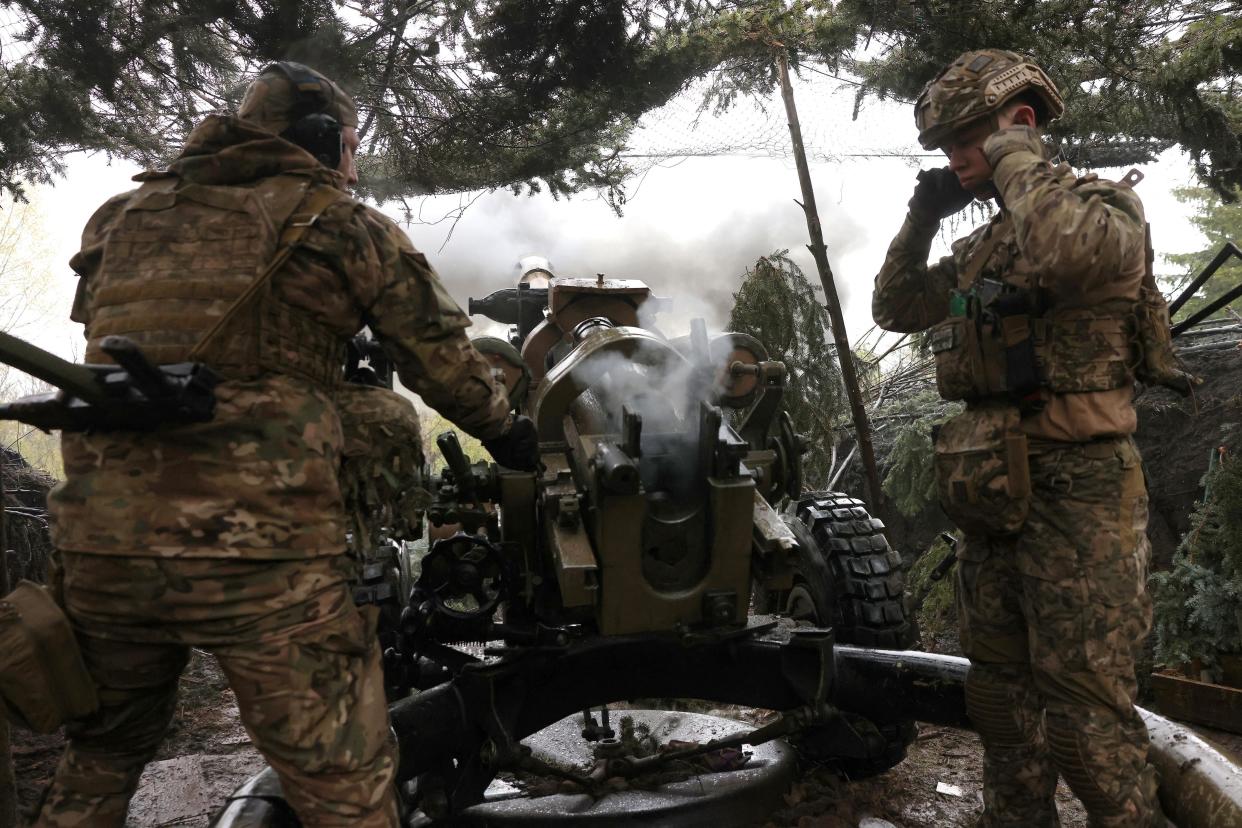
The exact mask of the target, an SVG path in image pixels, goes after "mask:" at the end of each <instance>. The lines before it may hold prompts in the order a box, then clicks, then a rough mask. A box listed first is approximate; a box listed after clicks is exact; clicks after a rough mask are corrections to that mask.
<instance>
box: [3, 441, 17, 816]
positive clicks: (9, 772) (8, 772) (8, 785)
mask: <svg viewBox="0 0 1242 828" xmlns="http://www.w3.org/2000/svg"><path fill="white" fill-rule="evenodd" d="M5 498H6V494H5V491H4V455H3V453H0V597H2V596H5V595H8V594H9V533H8V526H7V524H6V523H5V520H4V501H5ZM0 828H17V781H16V779H15V778H14V776H13V752H12V751H11V750H10V748H9V723H8V721H7V720H5V719H4V717H3V716H0Z"/></svg>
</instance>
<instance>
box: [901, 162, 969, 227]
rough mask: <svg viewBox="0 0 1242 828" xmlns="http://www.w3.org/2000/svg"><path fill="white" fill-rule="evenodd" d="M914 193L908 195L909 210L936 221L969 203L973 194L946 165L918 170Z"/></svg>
mask: <svg viewBox="0 0 1242 828" xmlns="http://www.w3.org/2000/svg"><path fill="white" fill-rule="evenodd" d="M917 178H918V183H917V184H915V185H914V195H913V196H911V197H910V212H912V213H914V214H916V215H918V216H926V217H930V218H934V219H936V220H937V221H939V220H940V219H944V218H948V217H949V216H951V215H953V214H954V213H956V212H958V211H960V210H961V209H962V208H964V207H965V206H966V205H967V204H969V203H970V202H971V201H972V200H973V199H974V196H973V195H971V193H970V191H968V190H966V189H964V188H963V187H962V184H961V182H960V181H958V180H957V174H956V173H954V172H951V171H950V170H949V168H948V167H939V168H937V169H934V170H919V174H918V176H917Z"/></svg>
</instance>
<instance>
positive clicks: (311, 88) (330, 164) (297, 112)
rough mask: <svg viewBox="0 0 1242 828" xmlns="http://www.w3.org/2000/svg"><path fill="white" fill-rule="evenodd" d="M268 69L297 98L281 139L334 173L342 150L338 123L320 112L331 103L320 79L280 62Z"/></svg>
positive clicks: (329, 92) (305, 69) (339, 163)
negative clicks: (282, 78)
mask: <svg viewBox="0 0 1242 828" xmlns="http://www.w3.org/2000/svg"><path fill="white" fill-rule="evenodd" d="M268 68H269V69H276V70H277V71H279V72H280V73H281V74H283V75H284V76H285V77H286V78H288V79H289V83H290V84H292V86H293V91H294V95H295V96H296V97H295V98H294V101H293V111H292V112H291V113H290V122H291V123H290V124H289V127H288V128H287V129H286V130H285V131H284V132H282V133H280V137H281V138H284V139H285V140H286V141H290V142H292V143H294V144H297V145H298V146H299V147H301V148H302V149H304V150H306V151H307V152H309V153H310V154H311V155H313V156H315V159H316V160H318V161H319V163H320V164H323V165H324V166H325V167H327V168H328V169H331V170H335V169H336V168H337V167H339V166H340V165H341V154H342V152H343V151H344V146H343V144H342V141H341V124H340V122H339V121H337V120H336V118H333V117H332V116H331V115H329V114H328V113H326V112H324V111H323V108H324V107H325V106H327V105H328V104H329V103H330V102H331V95H332V93H331V91H330V90H328V89H327V88H326V86H325V84H324V82H323V80H322V79H321V78H318V77H316V76H315V74H314V73H313V72H311V71H310V70H309V69H307V68H306V67H305V66H303V65H302V64H300V63H294V62H293V61H288V60H282V61H280V62H278V63H273V64H272V65H271V66H269V67H268ZM265 71H266V70H265Z"/></svg>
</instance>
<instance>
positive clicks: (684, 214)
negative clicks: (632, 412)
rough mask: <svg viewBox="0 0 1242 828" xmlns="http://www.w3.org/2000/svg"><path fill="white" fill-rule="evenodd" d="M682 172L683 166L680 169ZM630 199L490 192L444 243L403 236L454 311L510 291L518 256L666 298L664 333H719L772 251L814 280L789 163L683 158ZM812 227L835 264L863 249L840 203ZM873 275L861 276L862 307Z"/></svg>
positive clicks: (844, 292) (841, 287)
mask: <svg viewBox="0 0 1242 828" xmlns="http://www.w3.org/2000/svg"><path fill="white" fill-rule="evenodd" d="M690 165H693V169H687V167H688V166H690ZM689 182H694V183H693V184H692V185H691V186H687V184H688V183H689ZM631 195H632V199H631V202H630V203H629V204H628V205H627V207H626V210H625V215H624V216H622V217H620V218H618V217H617V216H616V215H614V214H613V213H612V211H611V210H610V209H609V208H608V206H607V205H606V204H605V203H604V202H603V201H601V200H599V199H596V198H593V197H591V196H587V195H584V196H580V197H576V198H574V199H571V200H562V201H554V200H553V199H551V198H549V197H547V196H543V195H540V196H535V197H528V196H515V195H513V194H511V193H508V192H503V193H499V192H498V193H491V194H489V195H485V196H483V197H481V198H480V199H478V201H477V202H475V203H474V204H473V206H471V207H470V208H469V209H467V210H466V212H465V214H464V216H463V217H462V218H461V220H460V221H459V222H458V223H457V225H456V226H455V227H454V228H453V230H452V235H451V237H450V238H448V240H447V242H446V241H445V237H446V235H447V234H448V230H449V227H450V226H451V221H444V222H441V223H440V224H436V225H429V224H419V223H414V224H412V225H409V226H408V230H409V233H410V236H411V238H412V239H413V240H414V243H415V245H416V246H417V247H418V248H419V249H420V250H422V251H423V252H424V253H426V254H427V257H428V258H429V259H430V260H431V262H432V264H433V265H435V267H436V269H437V270H438V271H439V273H440V275H441V277H442V278H443V280H444V282H445V284H446V286H447V287H448V289H449V291H450V292H451V293H452V294H453V296H454V297H455V298H456V299H457V300H458V302H459V303H461V304H462V306H463V307H464V306H465V304H466V300H467V298H469V297H474V298H480V297H482V296H486V295H487V294H488V293H490V292H492V291H493V290H497V289H499V288H504V287H512V286H513V285H514V284H515V282H516V278H517V274H516V273H515V266H516V263H517V260H518V259H519V258H520V257H521V256H525V255H541V256H546V257H547V258H548V259H550V260H551V262H552V264H553V266H554V267H555V269H556V271H557V275H560V276H586V277H590V276H594V275H595V274H596V273H601V272H602V273H604V274H606V275H607V276H608V277H610V278H630V279H641V280H642V281H644V282H646V283H647V284H648V285H649V286H650V287H651V289H652V291H653V292H654V293H655V294H656V295H658V296H662V297H668V298H671V299H673V300H674V307H673V309H672V310H671V311H669V312H665V313H662V314H661V315H660V316H659V318H658V319H657V320H656V324H657V325H658V326H659V328H660V330H661V331H663V332H664V333H665V334H666V335H668V336H670V337H673V336H679V335H681V334H684V333H686V332H688V330H689V323H690V320H691V319H693V318H695V317H701V318H703V319H704V320H705V321H706V322H707V327H708V328H709V329H710V330H721V329H723V328H724V327H725V326H726V324H727V322H728V319H729V313H730V311H731V309H732V304H733V302H732V293H733V292H734V291H735V290H737V288H738V286H739V285H740V277H741V275H742V273H743V272H744V271H745V270H746V268H748V267H751V266H753V265H754V263H755V260H756V259H758V257H759V256H762V255H766V254H768V253H771V252H772V251H773V250H778V249H782V248H789V249H790V250H791V255H792V256H793V257H794V259H795V260H796V261H797V262H798V263H799V265H800V266H801V267H802V268H803V270H804V271H805V272H806V273H807V276H808V278H810V279H811V281H812V284H817V283H818V279H817V277H816V275H815V266H814V262H813V261H812V259H811V256H810V254H809V253H808V252H807V250H806V247H805V244H806V241H807V230H806V221H805V219H804V218H803V214H802V211H801V209H800V208H799V207H798V206H797V204H795V203H794V201H793V199H794V198H795V197H796V196H798V185H797V177H796V174H795V172H794V170H793V168H792V165H788V164H786V163H784V162H781V161H779V160H773V159H738V158H705V159H693V160H691V161H687V162H685V163H683V164H682V165H680V166H679V167H677V169H676V170H675V171H674V170H669V169H663V168H655V169H653V170H652V171H651V172H650V173H649V174H648V176H647V177H646V179H645V180H644V181H643V182H642V183H641V184H640V185H639V186H637V187H636V188H634V191H633V192H632V193H631ZM457 203H458V201H457V198H456V197H453V198H451V199H447V198H438V199H434V200H431V199H429V200H428V202H426V203H425V204H424V205H423V215H422V218H423V219H424V220H428V219H431V220H434V219H437V218H439V217H440V216H441V215H443V214H444V213H445V212H447V211H448V210H450V209H451V208H453V207H455V206H456V205H457ZM437 210H439V213H437V212H436V211H437ZM821 220H822V223H823V226H824V234H825V237H826V243H827V245H828V249H829V256H830V258H831V259H833V260H836V261H840V260H841V259H842V258H843V257H848V256H850V255H852V254H854V253H856V252H858V251H860V250H861V249H863V248H864V247H865V245H866V243H867V238H868V233H867V231H866V229H865V228H864V226H863V225H861V224H860V223H859V222H858V221H857V220H856V219H855V218H854V217H853V216H852V215H851V214H849V213H847V212H846V211H845V210H844V209H842V207H841V206H838V205H836V204H835V203H832V201H831V200H829V202H828V203H827V204H826V205H821ZM873 273H874V271H873V270H872V271H871V272H868V273H867V274H866V275H865V285H866V287H865V290H863V291H862V292H861V293H862V295H861V297H860V298H862V299H863V300H864V301H867V300H868V299H869V292H870V283H871V276H872V274H873ZM851 281H853V280H850V279H842V278H841V277H840V274H838V278H837V290H838V292H839V293H840V295H841V298H842V302H843V304H845V305H847V306H848V305H849V302H850V298H851V296H852V295H853V293H854V291H852V290H851V287H852V285H851V284H850V283H851ZM867 310H869V309H867ZM868 315H869V314H868ZM475 325H476V329H475V331H474V332H473V333H476V334H481V333H484V332H492V333H495V332H497V331H498V329H499V328H500V327H501V326H495V325H493V323H490V322H488V321H487V320H485V319H482V318H476V319H475Z"/></svg>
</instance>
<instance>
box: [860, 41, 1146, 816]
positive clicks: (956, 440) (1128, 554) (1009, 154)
mask: <svg viewBox="0 0 1242 828" xmlns="http://www.w3.org/2000/svg"><path fill="white" fill-rule="evenodd" d="M1061 111H1062V103H1061V98H1060V95H1059V94H1058V92H1057V89H1056V87H1055V85H1054V84H1053V83H1052V81H1051V80H1050V79H1049V78H1048V76H1047V74H1045V73H1044V71H1043V70H1042V69H1041V68H1040V67H1038V66H1036V65H1035V64H1033V63H1031V62H1030V61H1028V60H1026V59H1024V58H1022V57H1021V56H1019V55H1017V54H1014V53H1013V52H1006V51H1001V50H996V49H984V50H979V51H972V52H967V53H965V54H963V55H962V56H960V57H959V58H958V59H957V60H955V61H953V62H952V63H951V64H950V65H949V66H947V67H946V68H945V69H944V71H942V72H941V74H940V75H939V76H938V77H936V78H935V79H934V80H933V81H932V82H931V83H929V84H928V86H927V87H926V89H925V90H924V91H923V93H922V95H921V96H920V97H919V100H918V102H917V104H916V111H915V118H916V122H917V124H918V127H919V131H920V134H919V140H920V142H921V143H922V144H923V145H924V146H925V147H926V148H928V149H933V148H939V149H942V150H943V151H944V152H945V154H946V156H947V157H948V159H949V166H948V167H947V168H944V169H939V170H928V171H924V172H922V173H920V175H919V182H918V185H917V186H916V187H915V191H914V197H913V198H911V199H910V203H909V208H910V209H909V213H908V214H907V216H906V219H905V223H904V224H903V226H902V228H901V230H900V232H898V234H897V236H896V238H894V239H893V242H892V244H891V246H890V247H889V251H888V256H887V258H886V260H885V262H884V265H883V267H882V268H881V270H880V273H879V275H878V276H877V277H876V284H875V294H874V299H873V305H872V311H873V315H874V316H875V319H876V322H877V323H878V324H879V325H880V326H881V327H883V328H885V329H888V330H893V331H907V332H909V331H923V330H927V329H931V330H930V333H929V342H930V345H931V349H932V351H933V352H934V353H935V358H936V370H937V383H938V386H939V390H940V393H941V395H942V396H944V397H945V398H946V399H951V400H963V401H965V403H966V409H965V411H964V412H963V413H962V414H960V415H959V416H958V417H956V418H954V419H953V420H951V421H950V422H948V423H946V424H945V426H944V427H943V428H942V429H941V430H940V432H939V434H938V435H937V438H936V466H937V479H938V487H939V492H940V499H941V503H942V504H943V506H944V508H945V511H946V513H948V515H949V516H950V518H952V519H953V520H954V522H955V523H957V524H958V526H959V528H961V529H962V530H963V533H964V535H965V543H964V544H962V545H961V546H960V547H959V550H958V558H959V565H958V578H957V587H958V606H959V613H960V620H961V637H962V649H963V651H964V652H965V653H966V655H967V656H968V657H969V658H970V660H971V669H970V673H969V677H968V679H967V682H966V703H967V709H968V712H969V714H970V717H971V720H972V722H973V723H974V725H975V727H976V728H977V729H978V731H979V734H980V736H981V738H982V741H983V744H984V749H985V759H984V813H983V817H982V821H981V823H980V824H981V825H982V826H986V828H998V827H999V826H1013V827H1014V828H1018V826H1022V828H1048V827H1049V826H1056V825H1058V824H1059V822H1058V817H1057V811H1056V805H1055V801H1054V793H1055V790H1056V785H1057V778H1058V775H1060V776H1061V777H1063V778H1064V779H1065V781H1066V782H1067V783H1068V784H1069V786H1070V787H1071V789H1072V790H1073V791H1074V793H1075V794H1076V795H1077V796H1078V798H1079V799H1081V800H1082V802H1083V804H1084V806H1085V807H1086V809H1087V812H1088V814H1089V815H1090V822H1091V825H1092V826H1109V827H1110V828H1112V827H1114V826H1115V827H1116V828H1121V826H1140V827H1141V826H1163V825H1164V819H1163V816H1162V815H1161V812H1160V807H1159V804H1158V802H1157V799H1156V782H1157V780H1156V775H1155V771H1154V769H1153V768H1152V766H1151V765H1150V764H1149V763H1148V762H1147V749H1148V739H1147V732H1146V730H1145V728H1144V725H1143V722H1142V719H1141V718H1140V717H1139V715H1138V713H1137V712H1136V710H1135V708H1134V697H1135V694H1136V692H1137V685H1136V680H1135V665H1134V653H1135V650H1136V649H1137V648H1138V647H1139V646H1140V644H1141V642H1142V640H1143V638H1144V637H1145V636H1146V634H1147V632H1148V629H1149V626H1150V620H1151V603H1150V600H1149V597H1148V595H1147V592H1146V588H1145V582H1146V577H1147V565H1148V558H1149V552H1150V547H1149V545H1148V541H1147V536H1146V524H1147V493H1146V489H1145V486H1144V482H1143V473H1142V467H1141V461H1140V458H1139V455H1138V451H1137V449H1136V448H1135V445H1134V441H1133V439H1132V437H1131V435H1132V434H1133V432H1134V429H1135V426H1136V416H1135V412H1134V407H1133V405H1132V397H1133V383H1134V379H1135V374H1134V370H1135V365H1136V364H1137V363H1138V362H1139V354H1140V352H1141V351H1140V347H1139V342H1138V339H1139V337H1140V331H1139V330H1137V329H1136V326H1135V322H1134V319H1135V313H1134V308H1135V305H1136V303H1137V302H1138V300H1139V297H1140V291H1141V288H1142V285H1143V281H1144V276H1145V270H1146V256H1145V253H1146V244H1145V220H1144V215H1143V207H1142V204H1141V202H1140V201H1139V199H1138V197H1137V196H1136V195H1135V194H1134V192H1133V191H1132V190H1131V189H1130V187H1129V186H1126V185H1124V184H1115V183H1112V182H1109V181H1103V180H1100V179H1098V178H1096V177H1095V176H1084V177H1079V176H1076V175H1075V174H1074V173H1073V172H1071V171H1070V170H1069V168H1068V167H1066V166H1064V165H1062V166H1053V165H1052V164H1050V163H1048V161H1046V160H1045V153H1044V147H1043V144H1042V142H1041V139H1040V135H1039V132H1038V130H1037V127H1039V126H1042V125H1043V124H1045V123H1046V122H1047V121H1048V120H1050V119H1053V118H1056V117H1057V116H1059V115H1060V114H1061ZM972 198H980V199H988V198H994V199H995V200H996V202H997V206H998V207H999V208H1000V209H999V211H998V212H997V214H996V215H995V216H994V218H993V219H992V220H991V221H989V222H988V223H987V224H986V225H984V226H983V227H981V228H979V229H978V230H976V231H974V232H973V233H971V234H970V235H968V236H966V237H965V238H961V239H958V240H957V241H955V242H954V243H953V245H952V251H951V253H950V255H948V256H945V257H944V258H942V259H940V260H939V261H938V262H933V263H931V264H928V255H929V252H930V249H931V243H932V240H933V238H934V237H935V235H936V233H937V232H938V229H939V225H940V220H941V219H942V218H945V217H947V216H949V215H952V214H953V213H956V212H957V211H959V210H961V209H962V208H963V207H965V206H966V205H967V204H968V203H970V201H971V199H972Z"/></svg>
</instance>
